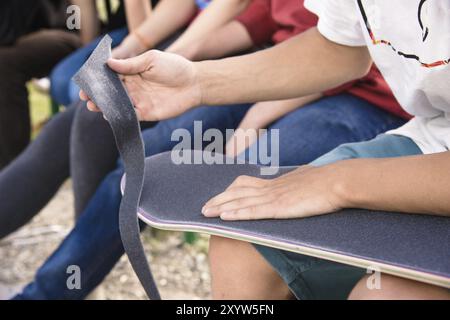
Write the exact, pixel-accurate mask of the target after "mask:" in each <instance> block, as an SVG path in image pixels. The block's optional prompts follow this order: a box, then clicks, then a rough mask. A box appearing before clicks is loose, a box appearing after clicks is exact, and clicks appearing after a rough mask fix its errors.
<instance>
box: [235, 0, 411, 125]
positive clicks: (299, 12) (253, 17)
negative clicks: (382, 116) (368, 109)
mask: <svg viewBox="0 0 450 320" xmlns="http://www.w3.org/2000/svg"><path fill="white" fill-rule="evenodd" d="M303 3H304V0H253V1H252V3H251V4H250V6H249V7H248V8H247V10H246V11H244V12H243V13H242V14H241V15H240V16H239V17H238V18H237V19H236V20H237V21H239V22H240V23H242V24H243V25H244V27H245V28H246V29H247V31H248V33H249V34H250V37H251V38H252V41H253V43H254V45H255V46H261V45H263V44H265V43H268V42H272V43H274V44H277V43H280V42H283V41H285V40H287V39H289V38H291V37H293V36H295V35H297V34H299V33H302V32H304V31H306V30H308V29H309V28H311V27H314V26H316V24H317V20H318V19H317V16H316V15H315V14H313V13H312V12H310V11H308V10H307V9H306V8H305V7H304V5H303ZM342 92H348V93H350V94H352V95H354V96H357V97H360V98H362V99H364V100H366V101H369V102H370V103H372V104H374V105H376V106H378V107H380V108H382V109H384V110H386V111H388V112H390V113H392V114H395V115H397V116H399V117H402V118H404V119H410V118H411V115H409V114H408V113H407V112H406V111H404V110H403V109H402V107H401V106H400V104H399V103H398V102H397V100H396V99H395V97H394V95H393V93H392V91H391V89H390V88H389V86H388V85H387V83H386V81H385V80H384V79H383V77H382V75H381V73H380V72H379V71H378V69H377V68H376V67H375V66H372V68H371V70H370V72H369V74H368V75H367V76H366V77H364V78H362V79H359V80H355V81H351V82H349V83H347V84H344V85H342V86H340V87H338V88H336V89H333V90H329V91H326V92H325V93H324V94H325V95H335V94H338V93H342Z"/></svg>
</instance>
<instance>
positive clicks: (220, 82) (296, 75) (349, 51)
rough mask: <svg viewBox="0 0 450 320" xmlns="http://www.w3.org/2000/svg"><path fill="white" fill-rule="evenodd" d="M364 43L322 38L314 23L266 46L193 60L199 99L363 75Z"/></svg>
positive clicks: (226, 99) (335, 82) (317, 88)
mask: <svg viewBox="0 0 450 320" xmlns="http://www.w3.org/2000/svg"><path fill="white" fill-rule="evenodd" d="M371 63H372V62H371V59H370V55H369V53H368V51H367V48H366V47H348V46H342V45H339V44H336V43H333V42H331V41H329V40H327V39H325V38H324V37H323V36H322V35H321V34H320V33H319V32H318V30H317V29H316V28H312V29H310V30H309V31H306V32H304V33H302V34H300V35H298V36H296V37H295V38H293V39H291V40H289V41H286V42H284V43H282V44H280V45H278V46H275V47H273V48H271V49H268V50H263V51H260V52H256V53H253V54H250V55H246V56H241V57H233V58H228V59H224V60H219V61H202V62H197V63H195V68H196V70H197V81H198V85H199V86H200V88H201V89H200V90H201V93H202V101H201V103H202V104H209V105H220V104H230V103H237V102H252V101H268V100H281V99H289V98H295V97H298V96H306V95H309V94H313V93H317V92H323V91H325V90H327V89H330V88H334V87H337V86H339V85H341V84H343V83H346V82H348V81H351V80H354V79H358V78H361V77H363V76H364V75H365V74H366V73H367V72H368V70H369V68H370V66H371Z"/></svg>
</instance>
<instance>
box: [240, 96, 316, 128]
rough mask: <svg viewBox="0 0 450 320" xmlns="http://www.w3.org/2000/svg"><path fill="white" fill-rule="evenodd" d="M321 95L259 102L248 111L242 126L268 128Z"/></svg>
mask: <svg viewBox="0 0 450 320" xmlns="http://www.w3.org/2000/svg"><path fill="white" fill-rule="evenodd" d="M321 97H322V94H320V93H316V94H311V95H308V96H305V97H300V98H293V99H287V100H277V101H266V102H259V103H257V104H255V105H254V106H253V107H252V108H251V109H250V110H249V111H248V112H247V114H246V115H245V117H244V119H243V120H242V122H241V124H240V127H242V128H243V129H249V128H254V127H256V129H261V128H266V127H267V126H268V125H270V124H271V123H273V122H274V121H276V120H278V119H280V118H281V117H283V116H285V115H286V114H288V113H289V112H291V111H294V110H295V109H298V108H301V107H303V106H304V105H306V104H308V103H311V102H313V101H315V100H317V99H320V98H321Z"/></svg>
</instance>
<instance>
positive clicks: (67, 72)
mask: <svg viewBox="0 0 450 320" xmlns="http://www.w3.org/2000/svg"><path fill="white" fill-rule="evenodd" d="M106 1H109V0H106ZM76 4H78V5H83V6H81V8H82V10H81V11H82V14H81V24H82V26H83V27H82V28H81V30H84V27H85V26H86V27H91V28H92V29H96V30H99V28H100V26H99V23H98V19H97V17H98V12H97V8H96V5H95V2H94V1H92V0H77V3H76ZM85 8H88V9H89V10H86V9H85ZM150 13H151V1H150V0H121V1H120V2H119V7H118V8H117V11H115V12H114V13H112V14H111V15H110V16H109V17H108V18H109V19H110V20H109V21H107V23H106V24H104V25H103V26H102V27H101V29H103V30H102V31H103V33H105V32H106V33H108V34H109V35H110V36H111V38H112V39H113V46H117V45H118V44H119V43H120V42H122V40H123V39H124V38H125V36H126V35H127V33H128V29H129V30H134V29H136V28H137V27H138V26H139V25H140V24H141V23H142V22H144V21H145V20H146V19H147V18H148V17H149V16H150ZM96 21H97V22H96ZM96 36H97V34H96ZM100 39H101V37H99V38H97V39H95V40H94V39H92V38H90V37H89V38H86V39H83V40H84V42H83V45H84V46H83V47H82V48H80V49H78V50H76V51H75V52H73V53H72V54H70V55H69V56H68V57H66V58H65V59H64V60H62V61H61V62H60V63H58V64H57V65H56V66H55V68H54V69H53V70H52V72H51V75H50V84H51V87H50V94H51V96H52V98H53V99H54V100H55V101H56V102H57V103H58V104H60V105H64V106H69V105H71V104H73V103H74V102H76V101H77V100H78V88H77V87H76V86H75V84H74V83H73V82H72V80H71V79H72V77H73V75H74V74H75V73H76V72H77V71H78V69H80V68H81V66H82V65H83V63H84V62H85V61H86V60H87V58H88V57H89V56H90V54H91V53H92V51H93V50H94V48H95V47H96V46H97V44H98V42H99V41H100Z"/></svg>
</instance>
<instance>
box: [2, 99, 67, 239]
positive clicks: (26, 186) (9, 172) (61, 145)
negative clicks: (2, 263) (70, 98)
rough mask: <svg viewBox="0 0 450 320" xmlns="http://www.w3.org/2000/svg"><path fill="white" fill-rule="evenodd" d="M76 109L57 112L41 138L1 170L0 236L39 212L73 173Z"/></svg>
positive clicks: (41, 134)
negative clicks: (71, 152) (72, 133)
mask: <svg viewBox="0 0 450 320" xmlns="http://www.w3.org/2000/svg"><path fill="white" fill-rule="evenodd" d="M74 111H75V107H74V108H69V109H68V110H67V111H65V112H62V113H60V114H58V115H56V116H55V117H54V118H53V119H52V120H51V121H50V122H49V123H48V124H47V125H46V126H45V127H44V129H43V130H42V132H41V133H40V135H39V136H38V137H37V139H36V140H35V141H33V143H31V144H30V145H29V146H28V147H27V148H26V149H25V151H24V152H23V153H22V154H21V155H20V156H19V157H18V158H17V159H16V160H15V161H13V162H12V163H11V164H10V165H9V166H7V167H6V168H5V169H3V170H2V171H0V194H1V195H2V201H0V239H1V238H3V237H5V236H6V235H8V234H9V233H11V232H13V231H15V230H16V229H18V228H19V227H21V226H23V225H24V224H25V223H27V222H28V221H29V220H30V219H31V218H32V217H33V216H34V215H36V214H37V213H38V212H39V211H40V210H41V209H42V208H43V207H44V206H45V205H46V204H47V202H48V201H49V200H50V199H51V198H52V197H53V195H54V194H55V193H56V192H57V191H58V188H59V187H60V186H61V184H62V183H63V182H64V181H65V180H66V179H67V178H68V177H69V141H70V128H71V126H72V120H73V118H74V113H75V112H74ZM43 185H45V187H44V188H43Z"/></svg>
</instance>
